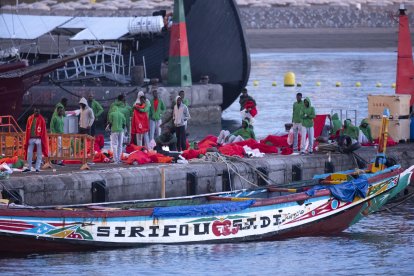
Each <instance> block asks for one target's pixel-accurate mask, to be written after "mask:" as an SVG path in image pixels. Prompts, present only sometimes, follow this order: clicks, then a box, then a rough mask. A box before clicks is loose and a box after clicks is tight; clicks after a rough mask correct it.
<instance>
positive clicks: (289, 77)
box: [284, 72, 296, 86]
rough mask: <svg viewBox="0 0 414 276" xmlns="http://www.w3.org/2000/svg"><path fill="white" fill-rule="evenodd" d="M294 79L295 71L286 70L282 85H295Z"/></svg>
mask: <svg viewBox="0 0 414 276" xmlns="http://www.w3.org/2000/svg"><path fill="white" fill-rule="evenodd" d="M295 79H296V77H295V73H293V72H287V73H286V74H285V80H284V85H285V86H295V82H296V80H295Z"/></svg>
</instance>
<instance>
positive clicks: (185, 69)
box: [168, 0, 193, 86]
mask: <svg viewBox="0 0 414 276" xmlns="http://www.w3.org/2000/svg"><path fill="white" fill-rule="evenodd" d="M169 55H170V56H169V60H168V84H169V85H176V86H191V85H192V84H193V82H192V79H191V67H190V55H189V51H188V42H187V26H186V23H185V14H184V5H183V0H174V15H173V25H172V27H171V35H170V54H169Z"/></svg>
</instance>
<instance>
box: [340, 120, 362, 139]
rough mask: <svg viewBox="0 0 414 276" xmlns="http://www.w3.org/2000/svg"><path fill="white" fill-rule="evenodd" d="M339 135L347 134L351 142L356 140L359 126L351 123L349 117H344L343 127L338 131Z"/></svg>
mask: <svg viewBox="0 0 414 276" xmlns="http://www.w3.org/2000/svg"><path fill="white" fill-rule="evenodd" d="M340 134H341V136H348V137H350V138H351V139H352V143H356V142H357V141H358V136H359V128H358V127H356V126H354V125H353V124H352V121H351V119H346V120H345V121H344V127H343V129H342V130H341V132H340Z"/></svg>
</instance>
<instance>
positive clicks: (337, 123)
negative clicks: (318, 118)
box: [329, 113, 342, 136]
mask: <svg viewBox="0 0 414 276" xmlns="http://www.w3.org/2000/svg"><path fill="white" fill-rule="evenodd" d="M329 119H330V121H331V131H330V135H332V136H336V133H337V132H338V130H341V129H342V123H341V120H339V115H338V113H335V114H334V115H332V117H331V116H329Z"/></svg>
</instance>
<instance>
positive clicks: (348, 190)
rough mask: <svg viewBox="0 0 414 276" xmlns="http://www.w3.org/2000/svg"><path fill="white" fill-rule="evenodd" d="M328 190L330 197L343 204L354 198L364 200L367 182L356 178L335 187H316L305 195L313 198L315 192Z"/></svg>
mask: <svg viewBox="0 0 414 276" xmlns="http://www.w3.org/2000/svg"><path fill="white" fill-rule="evenodd" d="M322 189H328V190H330V191H331V193H332V196H334V197H335V198H336V199H338V200H341V201H344V202H352V201H353V200H354V198H355V196H359V197H362V198H365V197H366V196H367V191H368V180H367V179H363V178H358V179H355V180H352V181H348V182H345V183H341V184H336V185H317V186H315V187H313V188H312V189H310V190H308V191H306V194H307V195H309V196H313V195H314V194H315V192H316V191H317V190H322Z"/></svg>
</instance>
